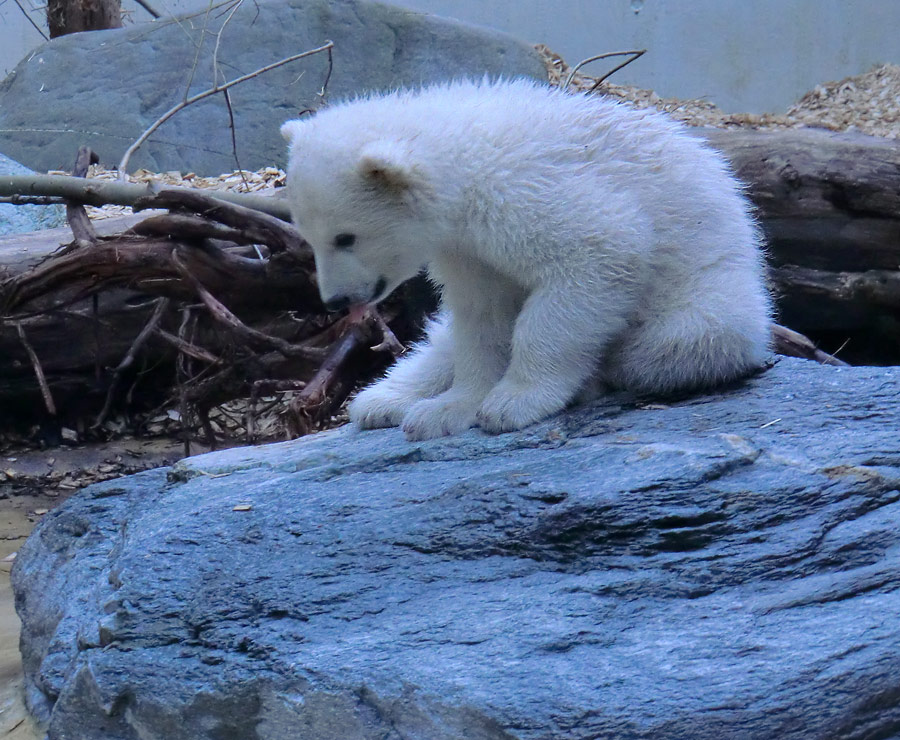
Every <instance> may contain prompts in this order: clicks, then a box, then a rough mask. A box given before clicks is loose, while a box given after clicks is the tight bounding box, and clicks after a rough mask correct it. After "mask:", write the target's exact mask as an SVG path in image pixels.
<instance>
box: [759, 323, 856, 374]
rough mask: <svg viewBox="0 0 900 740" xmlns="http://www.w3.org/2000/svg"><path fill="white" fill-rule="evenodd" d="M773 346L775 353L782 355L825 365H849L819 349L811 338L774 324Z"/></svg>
mask: <svg viewBox="0 0 900 740" xmlns="http://www.w3.org/2000/svg"><path fill="white" fill-rule="evenodd" d="M772 344H773V345H774V349H775V351H776V352H777V353H778V354H780V355H787V356H788V357H800V358H802V359H804V360H814V361H815V362H819V363H821V364H823V365H838V366H844V367H846V366H847V363H846V362H844V361H843V360H839V359H838V358H837V357H834V356H833V355H829V354H828V353H827V352H823V351H822V350H820V349H818V348H817V347H816V345H814V344H813V343H812V341H811V340H810V339H809V337H806V336H804V335H803V334H800V333H799V332H796V331H794V330H793V329H788V328H787V327H786V326H781V325H780V324H772Z"/></svg>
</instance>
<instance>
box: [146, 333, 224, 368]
mask: <svg viewBox="0 0 900 740" xmlns="http://www.w3.org/2000/svg"><path fill="white" fill-rule="evenodd" d="M156 333H157V335H158V336H159V337H160V338H162V339H164V340H165V341H167V342H168V343H169V344H171V345H172V346H173V347H175V348H176V349H177V350H178V351H179V352H181V353H182V354H185V355H188V356H189V357H193V358H194V359H195V360H200V361H201V362H208V363H209V364H210V365H221V364H222V359H221V358H220V357H216V356H215V355H214V354H212V353H211V352H207V351H206V350H205V349H203V347H198V346H197V345H196V344H191V343H190V342H188V341H186V340H184V339H182V338H181V337H177V336H175V335H174V334H170V333H169V332H167V331H166V330H165V329H160V328H159V327H157V328H156Z"/></svg>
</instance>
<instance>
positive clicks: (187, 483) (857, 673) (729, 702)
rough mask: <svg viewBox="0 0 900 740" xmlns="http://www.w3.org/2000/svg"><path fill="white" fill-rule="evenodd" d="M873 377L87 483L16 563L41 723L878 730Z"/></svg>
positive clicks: (876, 385) (835, 734)
mask: <svg viewBox="0 0 900 740" xmlns="http://www.w3.org/2000/svg"><path fill="white" fill-rule="evenodd" d="M898 396H900V368H833V367H824V366H818V365H814V364H812V363H807V362H803V361H800V360H787V359H785V360H782V361H781V362H779V363H778V364H777V365H776V366H775V367H774V368H772V369H770V370H768V371H767V372H765V373H763V374H761V375H759V376H758V377H755V378H753V379H751V380H749V381H747V382H745V383H742V384H739V385H738V386H735V387H733V388H731V389H728V390H725V391H723V392H719V393H716V394H712V395H704V396H697V397H694V398H688V399H683V400H680V401H670V402H669V403H666V404H655V403H654V404H639V403H635V402H634V401H632V400H629V399H628V398H626V397H617V398H613V399H611V400H609V401H608V402H606V403H601V404H597V405H594V406H591V407H586V408H583V409H578V410H575V411H573V412H571V413H569V414H566V415H562V416H560V417H557V418H555V419H551V420H549V421H547V422H545V423H542V424H538V425H536V426H534V427H532V428H530V429H527V430H524V431H522V432H517V433H511V434H505V435H501V436H497V437H488V436H485V435H484V434H482V433H480V432H478V431H471V432H469V433H467V434H463V435H460V436H458V437H453V438H449V439H443V440H436V441H429V442H424V443H415V444H411V443H408V442H406V441H405V440H404V439H403V437H402V435H401V434H400V432H399V431H397V430H383V431H372V432H364V433H359V432H357V431H355V430H353V429H350V428H346V427H345V428H342V429H339V430H336V431H332V432H329V433H325V434H319V435H315V436H313V437H310V438H306V439H302V440H299V441H295V442H288V443H283V444H276V445H271V446H266V447H259V448H247V449H237V450H230V451H227V452H218V453H212V454H209V455H204V456H200V457H196V458H191V459H189V460H185V461H183V462H181V463H179V464H177V465H176V466H175V467H173V468H170V469H164V470H156V471H152V472H148V473H144V474H140V475H137V476H134V477H131V478H127V479H123V480H118V481H114V482H109V483H104V484H100V485H95V486H91V487H90V488H87V489H85V490H84V491H82V492H80V493H79V494H77V495H76V496H75V497H74V498H72V499H70V500H69V501H67V502H66V503H65V504H64V505H63V506H61V507H60V508H58V509H57V510H55V511H53V512H52V513H50V514H49V515H47V516H46V517H45V518H44V520H43V521H42V522H41V524H40V526H39V527H38V528H37V529H36V530H35V532H34V534H33V535H32V537H31V538H30V539H29V540H28V542H27V543H26V545H25V546H24V547H23V548H22V550H21V551H20V553H19V557H18V558H17V560H16V563H15V569H14V571H13V580H14V587H15V591H16V599H17V608H18V611H19V614H20V616H21V618H22V622H23V632H22V643H21V644H22V651H23V656H24V662H25V671H26V678H27V685H28V692H29V694H28V701H29V705H30V707H31V709H32V711H34V712H35V714H37V715H38V716H39V717H40V718H42V719H43V720H45V721H49V737H50V738H51V740H53V739H57V738H58V739H61V738H100V739H103V738H109V739H112V738H116V740H132V739H135V740H136V739H137V738H141V739H142V740H148V739H157V738H159V739H160V740H162V739H163V738H165V739H167V740H169V739H171V738H175V737H183V738H192V740H206V739H210V740H211V739H213V738H216V739H218V740H221V739H223V738H241V739H243V740H252V739H255V738H259V739H261V740H286V739H288V738H315V739H316V740H370V739H374V738H389V739H393V740H401V739H402V740H450V739H453V740H501V739H503V740H513V739H518V740H538V739H540V740H551V739H552V740H588V739H595V738H660V739H662V738H665V739H666V740H672V739H673V738H674V739H677V738H684V739H685V740H688V739H690V740H705V739H708V740H722V739H723V738H729V739H730V738H759V739H760V740H763V739H764V740H771V738H779V740H791V739H796V740H816V739H817V738H860V739H862V738H888V737H893V736H896V733H897V731H898V728H900V439H898V428H900V412H898V406H897V398H898Z"/></svg>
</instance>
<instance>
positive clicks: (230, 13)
mask: <svg viewBox="0 0 900 740" xmlns="http://www.w3.org/2000/svg"><path fill="white" fill-rule="evenodd" d="M243 4H244V0H237V2H235V4H234V7H233V8H231V9H230V10H229V11H228V15H226V16H225V20H224V21H222V25H221V26H219V30H218V31H216V45H215V46H214V47H213V55H212V73H213V85H218V84H219V75H220V74H222V70H220V69H219V44H221V42H222V34H223V33H224V32H225V27H226V26H227V25H228V24H229V23H230V22H231V19H232V18H233V17H234V14H235V13H237V11H238V8H240V7H241V5H243ZM205 30H206V29H205V28H204V31H205ZM222 77H223V78H224V77H225V75H224V74H223V75H222Z"/></svg>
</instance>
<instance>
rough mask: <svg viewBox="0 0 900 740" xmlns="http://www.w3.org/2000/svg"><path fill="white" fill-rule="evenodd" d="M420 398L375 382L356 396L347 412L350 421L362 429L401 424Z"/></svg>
mask: <svg viewBox="0 0 900 740" xmlns="http://www.w3.org/2000/svg"><path fill="white" fill-rule="evenodd" d="M418 400H419V399H418V398H410V397H409V396H404V395H402V394H400V393H398V392H397V391H396V390H392V389H391V388H390V386H388V387H385V386H384V385H383V384H382V383H375V385H371V386H369V387H368V388H366V389H365V390H363V391H361V392H360V393H359V395H357V396H356V398H354V399H353V400H352V401H351V402H350V404H349V406H347V412H348V413H349V415H350V421H352V422H353V423H354V424H356V425H357V426H358V427H359V428H360V429H379V428H381V427H396V426H400V422H401V421H403V417H404V416H405V415H406V412H407V411H409V409H410V408H411V407H412V406H413V404H415V403H416V401H418Z"/></svg>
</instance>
